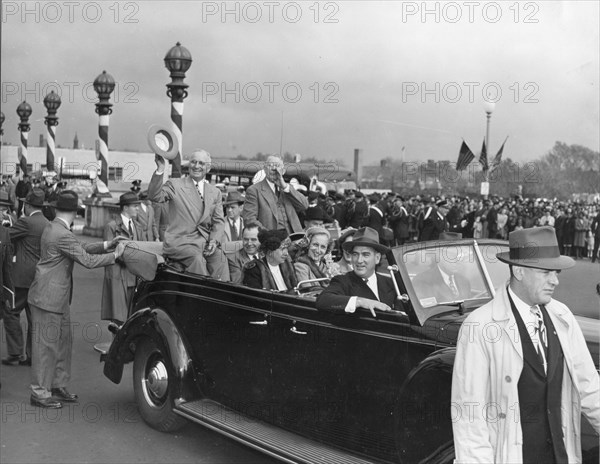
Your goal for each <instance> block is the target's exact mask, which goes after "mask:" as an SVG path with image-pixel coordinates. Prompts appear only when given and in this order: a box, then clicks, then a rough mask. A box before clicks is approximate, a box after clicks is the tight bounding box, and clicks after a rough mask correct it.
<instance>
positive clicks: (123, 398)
mask: <svg viewBox="0 0 600 464" xmlns="http://www.w3.org/2000/svg"><path fill="white" fill-rule="evenodd" d="M82 239H83V240H90V241H91V239H90V238H88V237H82ZM598 270H599V267H598V265H597V264H596V265H592V264H591V263H590V262H589V260H584V261H578V262H577V265H576V267H575V268H574V269H573V270H570V271H565V272H564V273H563V274H561V276H560V278H561V285H562V286H563V288H562V289H561V293H564V292H565V291H566V290H567V289H569V291H570V292H572V293H573V294H575V295H577V296H576V297H575V298H573V297H571V299H570V303H571V305H572V302H577V303H578V304H581V305H585V306H588V307H592V308H596V311H597V308H598V307H599V303H598V296H597V295H596V294H595V293H594V292H595V284H596V283H597V282H598V281H600V273H599V272H598ZM74 277H75V292H74V299H73V305H72V308H73V309H72V321H73V326H74V334H75V342H74V350H73V378H72V382H71V390H72V391H73V392H75V393H77V394H79V397H80V403H79V404H76V405H72V406H68V407H65V408H63V409H62V410H57V411H46V410H42V409H38V408H34V407H32V406H30V405H29V389H28V387H29V368H27V367H7V366H2V370H1V381H2V390H1V391H0V399H1V408H2V414H1V423H0V427H1V431H2V433H1V438H0V440H1V449H0V462H2V463H4V464H6V463H17V462H22V463H55V462H63V463H80V462H102V463H120V462H127V463H129V462H177V463H188V462H189V463H223V464H225V463H227V464H230V463H272V462H275V461H273V460H270V459H269V458H267V457H265V456H263V455H261V454H258V453H256V452H254V451H252V450H250V449H249V448H246V447H244V446H241V445H239V444H237V443H235V442H234V441H232V440H229V439H226V438H223V437H221V436H220V435H217V434H216V433H214V432H211V431H209V430H207V429H205V428H203V427H201V426H199V425H196V424H193V423H190V424H189V425H188V426H186V427H185V428H184V429H183V430H181V431H180V432H178V433H176V434H165V433H160V432H157V431H155V430H153V429H151V428H150V427H149V426H147V425H146V424H145V423H144V422H143V421H142V420H141V418H140V416H139V414H138V411H137V406H136V405H135V402H134V396H133V387H132V380H131V364H130V365H128V366H127V367H126V370H125V374H124V378H123V381H122V382H121V384H120V385H115V384H113V383H112V382H110V381H109V380H108V379H106V378H105V377H104V375H103V374H102V366H103V365H102V364H101V363H100V362H99V354H98V353H96V352H95V351H94V350H93V346H94V344H96V343H98V342H106V341H109V340H110V338H111V334H110V333H109V332H108V330H107V329H106V324H105V323H103V322H99V317H100V295H101V288H102V277H103V270H102V269H95V270H86V269H84V268H82V267H81V266H79V265H76V267H75V273H74ZM564 300H565V299H564V298H563V301H564ZM0 335H1V337H2V347H1V349H0V353H1V356H2V357H4V356H6V340H5V335H4V327H3V326H2V331H1V334H0Z"/></svg>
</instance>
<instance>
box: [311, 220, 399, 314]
mask: <svg viewBox="0 0 600 464" xmlns="http://www.w3.org/2000/svg"><path fill="white" fill-rule="evenodd" d="M342 247H343V248H344V250H345V251H347V252H349V253H351V255H352V266H353V268H354V270H353V271H351V272H348V273H346V274H343V275H338V276H335V277H334V278H333V279H332V280H331V283H330V284H329V286H328V287H327V288H325V290H323V292H322V293H321V294H320V295H319V296H318V297H317V309H318V310H320V311H330V312H333V313H336V314H345V313H354V312H355V311H356V308H365V309H368V310H369V311H371V314H372V315H373V317H376V316H375V310H377V311H391V310H392V308H393V307H394V302H395V300H396V292H395V289H394V284H393V282H392V279H391V277H390V276H386V275H383V274H379V273H377V272H375V268H376V267H377V265H378V264H379V262H380V261H381V255H382V254H385V253H387V252H388V251H390V249H389V248H388V247H386V246H383V245H381V244H380V243H379V234H377V231H375V230H373V229H371V228H370V227H364V228H362V229H359V230H357V231H356V233H355V234H354V238H353V240H352V241H347V242H345V243H344V244H343V245H342Z"/></svg>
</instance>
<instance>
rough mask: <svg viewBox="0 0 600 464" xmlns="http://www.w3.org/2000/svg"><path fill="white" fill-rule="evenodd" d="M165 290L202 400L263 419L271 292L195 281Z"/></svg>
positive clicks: (267, 389)
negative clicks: (193, 366)
mask: <svg viewBox="0 0 600 464" xmlns="http://www.w3.org/2000/svg"><path fill="white" fill-rule="evenodd" d="M178 279H179V280H178V282H176V283H175V282H174V283H173V284H171V285H170V286H167V287H166V288H165V291H163V294H168V295H169V296H168V297H169V298H170V301H169V303H168V304H169V305H170V306H171V313H172V314H173V315H174V317H175V318H177V325H178V327H180V328H181V330H182V331H183V332H184V334H185V338H186V340H187V342H188V345H189V346H190V347H192V350H193V353H192V358H193V359H194V363H195V369H196V372H197V375H198V383H199V386H200V390H201V392H202V394H203V396H204V397H206V398H210V399H212V400H214V401H217V402H219V403H221V404H223V405H225V406H228V407H230V408H233V409H235V410H237V411H239V412H242V413H246V414H248V415H249V416H252V417H262V416H263V412H264V409H267V410H268V401H265V399H267V400H268V398H269V397H270V388H271V384H270V366H269V355H270V348H269V332H268V330H269V327H268V324H269V320H270V312H271V292H268V291H264V290H255V289H250V288H246V287H242V286H239V285H235V284H231V283H225V282H219V281H214V280H212V279H206V278H199V277H181V276H179V277H178Z"/></svg>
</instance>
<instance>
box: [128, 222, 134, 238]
mask: <svg viewBox="0 0 600 464" xmlns="http://www.w3.org/2000/svg"><path fill="white" fill-rule="evenodd" d="M128 228H129V238H131V239H133V226H132V225H131V221H129V227H128Z"/></svg>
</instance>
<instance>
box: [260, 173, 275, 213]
mask: <svg viewBox="0 0 600 464" xmlns="http://www.w3.org/2000/svg"><path fill="white" fill-rule="evenodd" d="M260 190H261V194H262V196H263V198H264V199H265V200H266V201H267V203H269V209H270V210H271V211H272V212H273V216H275V217H277V214H276V213H275V211H277V199H276V198H275V193H274V192H273V190H271V187H270V186H269V184H268V183H267V181H266V180H262V181H261V182H260Z"/></svg>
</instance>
